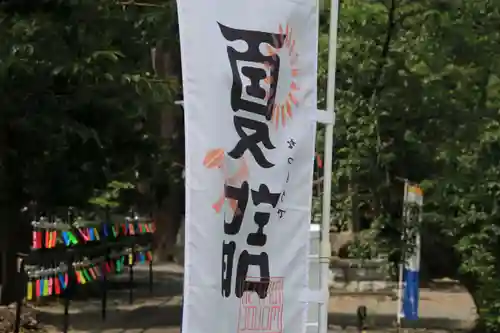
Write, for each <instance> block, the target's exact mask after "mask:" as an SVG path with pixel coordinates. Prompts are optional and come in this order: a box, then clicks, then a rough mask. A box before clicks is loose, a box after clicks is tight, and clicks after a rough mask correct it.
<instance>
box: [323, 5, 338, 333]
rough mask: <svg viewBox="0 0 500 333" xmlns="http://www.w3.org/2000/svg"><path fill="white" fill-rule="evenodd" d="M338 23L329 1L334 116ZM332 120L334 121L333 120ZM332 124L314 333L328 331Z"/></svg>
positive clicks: (330, 104) (329, 86)
mask: <svg viewBox="0 0 500 333" xmlns="http://www.w3.org/2000/svg"><path fill="white" fill-rule="evenodd" d="M338 20H339V0H331V6H330V38H329V43H328V48H329V50H328V83H327V90H326V109H327V111H328V112H331V113H333V114H335V73H336V67H337V27H338ZM334 119H335V118H334ZM334 123H335V122H332V123H329V124H326V132H325V148H324V154H325V155H324V161H325V166H324V168H325V169H324V178H323V203H322V220H321V239H320V241H321V248H320V251H321V252H320V262H321V290H322V292H323V293H325V295H326V296H327V297H325V298H326V299H325V300H324V302H323V303H321V304H320V316H319V323H318V332H319V333H326V332H327V331H328V299H329V292H328V276H329V269H330V256H331V249H330V214H331V205H332V163H333V126H334Z"/></svg>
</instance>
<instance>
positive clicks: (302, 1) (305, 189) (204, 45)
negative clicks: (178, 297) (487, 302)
mask: <svg viewBox="0 0 500 333" xmlns="http://www.w3.org/2000/svg"><path fill="white" fill-rule="evenodd" d="M178 15H179V28H180V40H181V55H182V73H183V92H184V109H185V126H186V131H185V135H186V226H185V228H186V240H185V241H186V243H185V251H186V258H185V284H184V312H183V332H186V333H206V332H217V333H235V332H238V333H240V332H241V333H246V332H250V330H249V329H248V328H253V329H254V330H253V331H252V332H266V333H271V332H272V333H278V332H286V333H302V332H304V331H305V322H306V310H307V304H306V303H304V301H303V297H302V296H303V294H302V293H303V291H304V290H305V289H307V285H308V279H307V271H308V267H307V265H308V259H307V257H308V242H309V223H310V219H311V196H312V171H313V161H314V141H315V131H316V123H315V118H316V117H315V112H316V109H317V107H316V104H317V100H316V69H317V26H318V23H317V22H318V17H317V10H316V2H315V1H311V0H272V1H269V0H252V1H234V0H178ZM235 29H236V30H235ZM240 30H246V31H250V30H251V31H254V32H255V31H257V32H265V33H268V35H263V34H262V33H251V32H241V31H240ZM223 32H224V33H225V34H224V35H223ZM242 34H243V37H241V36H242ZM270 34H274V35H270ZM231 36H236V37H237V38H236V40H235V41H230V39H231ZM248 36H252V38H254V40H257V41H261V40H264V39H265V38H268V37H269V36H272V37H273V38H272V39H271V40H272V42H271V44H269V43H268V42H262V43H260V42H259V43H260V44H259V47H258V50H259V52H258V53H259V54H257V55H255V52H254V54H253V55H252V56H251V57H250V56H249V55H248V53H246V52H247V51H249V50H250V51H252V50H253V51H255V48H253V49H252V46H251V45H249V43H247V42H245V41H243V40H241V39H240V38H247V39H248V38H249V37H248ZM263 36H264V37H263ZM265 36H267V37H265ZM267 40H269V39H267ZM238 53H239V54H238ZM241 53H242V54H243V56H242V54H241ZM234 54H236V56H237V57H238V59H237V61H235V62H233V63H232V64H233V68H232V67H231V61H230V55H234ZM247 56H248V57H247ZM245 57H246V58H245ZM259 58H260V59H259ZM263 59H266V60H265V61H264V60H263ZM278 59H279V63H278ZM232 69H233V70H234V71H235V73H237V74H238V75H236V76H233V71H232ZM275 73H279V77H278V78H276V76H275ZM249 77H250V78H252V77H253V78H255V77H260V81H257V83H255V82H254V85H253V86H254V88H253V89H252V88H251V87H250V86H251V80H250V78H249ZM240 79H241V80H242V85H243V89H242V92H240V93H234V94H233V99H232V98H231V96H232V89H234V88H233V86H234V85H235V84H236V85H237V83H238V80H240ZM276 82H277V83H276ZM273 87H274V89H273ZM262 92H265V93H266V94H265V95H266V96H267V97H264V98H263V96H262ZM290 94H292V95H291V96H290ZM273 98H274V100H273ZM240 99H243V100H244V101H246V102H245V103H246V104H245V103H243V104H242V103H240V104H238V103H237V102H238V100H240ZM235 101H236V102H235ZM256 105H257V107H256ZM259 105H261V107H260V108H259ZM262 105H263V106H264V108H265V110H267V111H266V112H269V114H270V115H272V119H270V120H267V119H266V118H265V116H263V115H261V114H257V113H256V112H257V110H262ZM268 106H270V108H269V109H267V107H268ZM276 111H277V112H276ZM290 114H291V117H290ZM276 116H277V117H276ZM235 117H239V118H238V119H239V120H238V121H242V119H243V121H246V122H248V119H250V121H252V120H253V121H254V122H253V124H255V122H256V123H257V124H265V127H266V128H268V130H269V139H270V143H271V144H272V145H269V144H268V145H267V147H265V146H264V144H263V143H262V142H260V143H258V148H259V150H260V151H262V153H263V155H264V157H265V159H267V161H268V162H269V163H270V164H273V166H272V167H269V165H267V166H266V165H264V166H266V167H262V166H261V165H262V164H263V163H262V161H261V162H260V164H261V165H259V163H257V159H256V158H255V157H254V154H253V153H252V152H251V151H250V150H245V152H244V154H243V155H242V156H239V155H238V153H237V152H235V151H234V150H237V149H236V148H237V147H238V143H239V142H240V136H241V135H242V134H241V133H240V134H238V133H237V131H236V128H235ZM276 118H278V120H279V121H278V122H276ZM283 119H284V120H285V121H284V122H283ZM244 132H245V133H246V135H251V134H252V133H253V131H252V130H249V129H245V130H244ZM290 139H293V140H294V142H295V145H294V146H293V145H292V148H293V149H290V148H289V143H287V141H289V140H290ZM273 147H274V148H273ZM231 152H233V153H231ZM292 159H293V160H292ZM245 181H246V182H248V184H249V188H250V189H251V190H253V191H259V188H260V186H261V184H265V185H267V187H268V189H269V191H270V192H271V193H276V194H279V196H278V197H277V204H276V206H275V207H272V205H270V204H266V203H261V204H257V203H254V201H255V200H256V198H255V197H254V196H253V195H252V193H249V194H248V203H247V206H246V209H245V210H244V211H243V212H242V211H241V210H240V207H235V205H236V204H239V203H240V202H241V200H240V202H236V201H233V200H230V199H225V200H224V197H223V195H224V191H225V190H224V188H225V187H224V184H226V185H227V186H231V187H235V188H240V187H241V186H242V185H243V182H245ZM249 192H250V191H249ZM285 192H286V194H283V193H285ZM228 193H229V190H227V191H226V195H228ZM220 198H222V199H223V200H222V201H220V200H219V199H220ZM257 199H258V198H257ZM257 201H258V200H257ZM214 207H215V208H214ZM216 209H217V210H218V212H217V211H216ZM282 211H286V212H285V213H282ZM256 212H263V213H270V220H269V222H268V223H267V224H266V225H265V226H264V229H263V230H264V234H265V235H267V238H266V239H265V244H264V245H262V246H260V245H249V244H248V243H252V244H255V241H254V242H249V240H248V239H247V236H249V234H250V233H256V232H257V228H258V227H257V224H256V223H255V222H254V215H255V213H256ZM241 213H243V216H244V218H243V223H242V225H241V229H240V230H239V232H238V233H237V234H235V235H229V234H227V233H226V232H225V229H224V224H225V223H231V221H232V218H233V217H234V215H235V214H241ZM280 214H282V217H281V218H280ZM225 221H226V222H225ZM226 231H227V230H226ZM261 240H262V239H261ZM224 242H225V243H226V244H227V243H229V242H235V245H236V248H235V253H234V258H233V267H232V280H231V288H230V289H229V290H230V295H229V296H228V297H224V296H223V294H222V291H221V288H222V275H223V270H224V267H223V266H224V265H223V256H222V253H223V252H222V251H223V243H224ZM244 250H246V251H248V252H249V253H250V254H252V255H259V254H261V253H263V252H265V253H267V255H268V259H269V276H270V277H271V285H270V289H269V292H268V294H267V296H266V298H265V299H264V300H261V301H258V300H257V293H255V292H246V293H245V294H244V295H243V297H242V298H238V297H236V295H235V288H236V275H237V274H236V269H237V266H238V260H239V257H240V254H241V253H242V251H244ZM226 259H227V258H226ZM226 263H227V260H226ZM259 274H260V270H259V269H258V267H256V266H250V269H249V271H248V273H247V276H249V277H256V276H259ZM248 279H251V278H248ZM280 279H282V282H283V284H280V283H279V281H280ZM251 280H253V279H251ZM273 292H276V293H278V294H279V293H282V298H279V297H278V300H276V299H274V300H271V298H273V297H275V296H276V295H275V294H273ZM273 295H274V296H273ZM247 296H249V297H250V298H251V300H252V304H257V308H258V309H257V312H256V313H257V317H253V319H254V320H255V322H253V323H250V324H249V322H248V321H249V317H248V316H247V317H246V319H242V318H243V317H244V316H245V314H246V313H247V312H245V311H246V310H245V309H242V307H243V306H244V304H243V303H242V300H248V297H247ZM275 298H276V297H275ZM280 299H282V300H283V301H280ZM266 304H274V305H276V304H280V306H279V307H280V309H281V310H279V311H278V310H276V309H275V308H273V309H270V308H266V306H267V305H266ZM271 310H272V311H271ZM266 311H267V312H266ZM259 316H260V317H259ZM263 317H265V318H268V319H269V318H270V322H271V324H270V325H267V324H262V323H264V322H265V321H266V319H265V318H263ZM255 318H257V319H255ZM259 318H260V319H259ZM242 320H243V321H242ZM245 320H247V322H246V323H245V322H244V321H245ZM259 320H260V321H261V324H259V323H258V322H259ZM250 321H251V320H250ZM278 321H279V323H278ZM256 322H257V323H256ZM245 325H246V328H245ZM252 325H253V326H252ZM255 325H257V326H258V327H256V326H255ZM266 325H267V326H266Z"/></svg>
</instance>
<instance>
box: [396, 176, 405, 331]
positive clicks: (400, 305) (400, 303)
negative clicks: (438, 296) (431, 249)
mask: <svg viewBox="0 0 500 333" xmlns="http://www.w3.org/2000/svg"><path fill="white" fill-rule="evenodd" d="M407 200H408V180H406V179H405V189H404V193H403V214H402V218H401V240H402V241H404V233H405V228H406V216H407V209H406V201H407ZM401 250H402V252H401V258H400V260H399V276H398V301H397V302H396V306H397V309H396V325H397V328H398V330H399V329H400V328H401V319H402V316H401V311H402V309H403V268H404V264H405V258H406V255H405V253H404V249H403V247H401Z"/></svg>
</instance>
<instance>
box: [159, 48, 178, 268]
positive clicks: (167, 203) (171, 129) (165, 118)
mask: <svg viewBox="0 0 500 333" xmlns="http://www.w3.org/2000/svg"><path fill="white" fill-rule="evenodd" d="M175 59H176V58H175V55H174V54H173V53H172V52H171V51H170V50H167V49H166V47H165V45H164V44H163V43H162V42H159V43H157V45H156V47H155V48H154V49H153V50H152V61H153V67H154V69H155V72H156V74H157V75H158V76H159V77H161V78H168V77H180V73H179V72H178V68H179V67H180V66H179V64H178V63H177V62H176V61H175ZM179 116H180V117H182V114H178V111H177V110H171V109H170V110H169V109H165V110H164V112H162V114H161V115H160V119H159V120H160V124H159V129H158V130H159V134H160V137H161V138H162V140H163V141H164V143H165V145H167V144H168V145H170V146H172V145H179V144H180V145H182V147H173V149H172V150H170V151H169V154H173V155H176V149H175V148H179V150H180V151H182V152H183V151H184V145H183V142H176V141H175V142H174V140H173V137H174V134H175V133H176V131H177V132H181V131H182V129H181V128H178V126H179V122H177V121H176V120H177V118H179ZM181 126H182V125H181ZM182 136H183V135H182ZM179 155H181V156H174V158H173V160H174V163H177V164H180V165H183V164H184V161H183V156H182V155H183V153H182V154H179ZM179 159H181V161H179ZM162 171H163V170H159V174H162ZM181 186H182V185H181ZM167 187H168V189H167V193H165V197H157V200H158V202H157V208H156V211H155V212H154V215H155V222H156V232H155V239H154V242H153V247H154V253H155V260H157V261H173V260H174V257H175V246H176V238H177V233H178V231H179V228H180V224H181V218H182V212H183V209H184V207H183V205H184V201H183V200H181V199H182V198H181V197H183V195H184V192H183V191H182V188H179V186H176V185H175V184H168V186H167Z"/></svg>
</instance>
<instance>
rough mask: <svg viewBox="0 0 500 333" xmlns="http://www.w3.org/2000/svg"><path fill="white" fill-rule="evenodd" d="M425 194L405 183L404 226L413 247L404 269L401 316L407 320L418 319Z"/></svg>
mask: <svg viewBox="0 0 500 333" xmlns="http://www.w3.org/2000/svg"><path fill="white" fill-rule="evenodd" d="M423 202H424V194H423V192H422V189H421V188H420V187H418V186H416V185H408V184H406V185H405V194H404V214H403V223H404V225H403V227H404V229H405V231H404V233H405V234H406V235H407V236H406V237H407V239H406V241H407V242H408V245H407V246H409V247H410V248H411V251H410V254H409V255H407V256H405V260H404V266H403V271H402V274H403V275H402V279H403V280H402V282H403V286H402V287H403V290H402V295H401V296H402V297H401V316H402V318H405V319H407V320H417V319H418V303H419V290H420V285H419V280H420V279H419V274H420V250H421V248H420V231H419V228H420V226H419V224H420V222H421V221H422V206H423Z"/></svg>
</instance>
